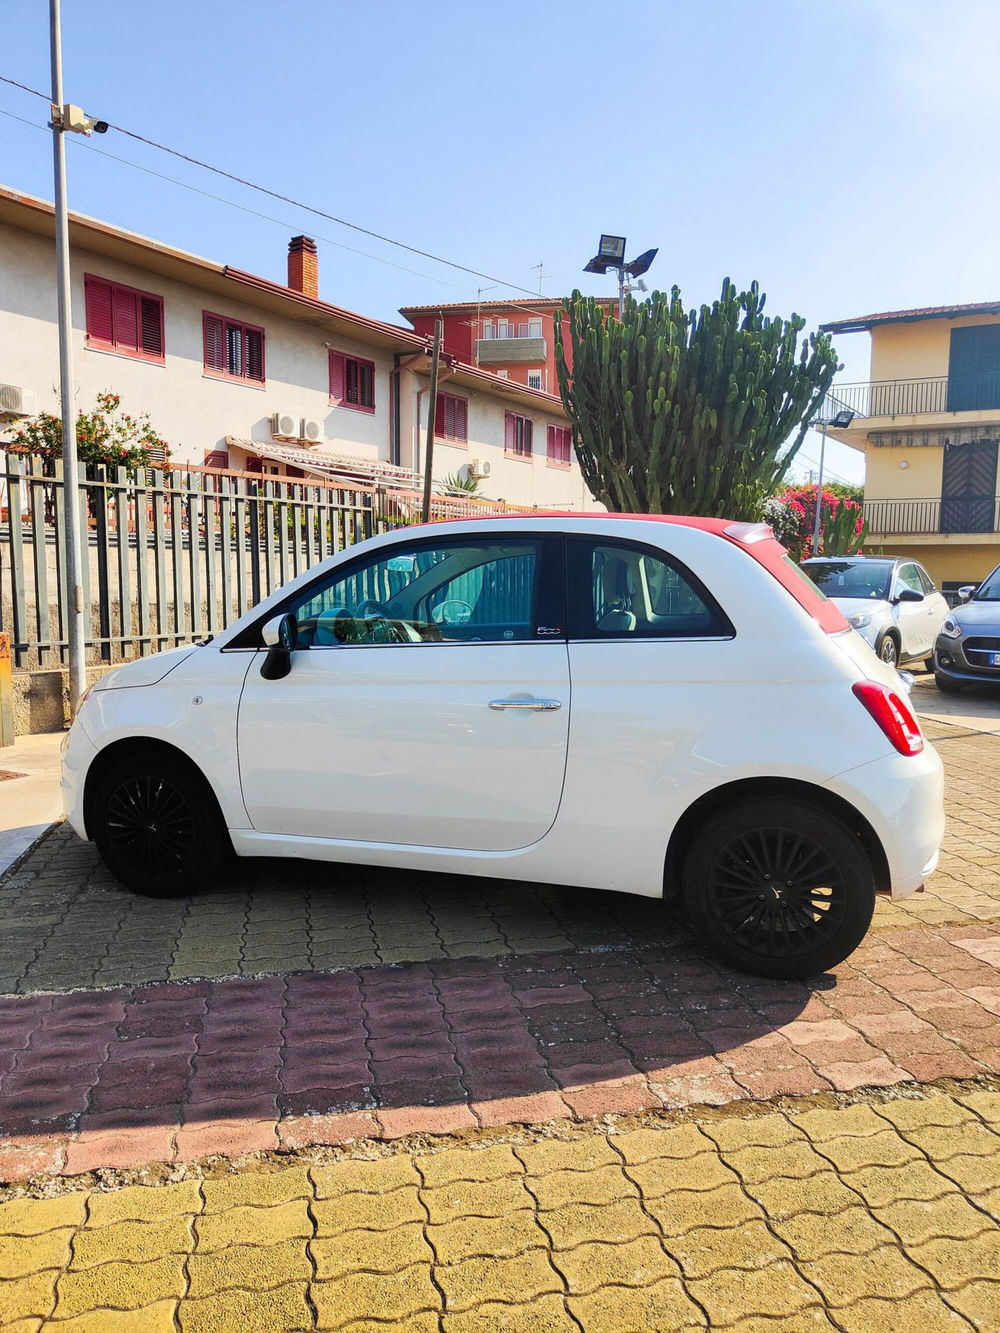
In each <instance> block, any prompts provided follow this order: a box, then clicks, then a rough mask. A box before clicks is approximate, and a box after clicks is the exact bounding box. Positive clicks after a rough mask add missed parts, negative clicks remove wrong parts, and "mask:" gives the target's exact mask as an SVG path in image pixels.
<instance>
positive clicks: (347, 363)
mask: <svg viewBox="0 0 1000 1333" xmlns="http://www.w3.org/2000/svg"><path fill="white" fill-rule="evenodd" d="M344 398H345V400H346V401H347V402H348V403H354V405H355V406H357V403H358V363H357V361H356V360H355V359H354V357H353V356H347V357H345V358H344Z"/></svg>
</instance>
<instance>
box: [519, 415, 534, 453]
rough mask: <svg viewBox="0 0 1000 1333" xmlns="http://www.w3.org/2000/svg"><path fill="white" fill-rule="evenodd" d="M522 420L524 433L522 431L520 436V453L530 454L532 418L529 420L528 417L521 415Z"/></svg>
mask: <svg viewBox="0 0 1000 1333" xmlns="http://www.w3.org/2000/svg"><path fill="white" fill-rule="evenodd" d="M522 420H523V422H524V428H523V429H524V433H523V435H522V436H521V440H522V445H521V453H522V454H530V453H531V432H532V426H533V422H532V420H531V418H530V417H523V418H522Z"/></svg>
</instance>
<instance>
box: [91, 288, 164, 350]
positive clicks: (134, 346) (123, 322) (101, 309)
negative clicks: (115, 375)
mask: <svg viewBox="0 0 1000 1333" xmlns="http://www.w3.org/2000/svg"><path fill="white" fill-rule="evenodd" d="M84 300H85V305H86V311H87V346H88V347H94V348H96V349H98V350H99V351H107V352H120V353H121V354H122V355H123V356H134V357H138V358H139V360H140V361H156V362H159V364H160V365H162V364H163V297H162V296H154V295H153V294H152V292H140V291H137V290H136V288H135V287H125V286H123V285H122V284H121V283H120V282H107V281H105V279H104V278H95V277H92V276H91V275H90V274H89V273H88V274H87V275H85V277H84Z"/></svg>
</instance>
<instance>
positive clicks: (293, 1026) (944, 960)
mask: <svg viewBox="0 0 1000 1333" xmlns="http://www.w3.org/2000/svg"><path fill="white" fill-rule="evenodd" d="M998 940H1000V931H998V930H997V929H996V928H994V927H989V926H981V927H972V926H970V925H968V924H964V925H959V926H950V927H928V926H926V925H924V926H921V928H920V929H919V930H909V929H900V930H894V931H889V932H882V933H881V934H878V935H874V936H872V937H871V938H870V939H869V940H867V941H866V942H865V943H864V944H863V945H862V946H861V948H860V949H859V950H858V952H857V953H856V954H855V955H854V956H853V957H852V958H851V959H850V960H849V961H848V962H847V963H845V964H843V965H842V966H841V967H840V968H838V969H837V971H836V973H835V974H833V975H832V976H828V977H826V978H824V979H822V980H821V981H820V982H819V983H818V985H817V986H816V988H814V989H810V988H809V987H808V986H806V985H803V984H800V983H789V984H788V985H785V986H783V985H781V984H779V983H774V982H767V981H762V980H760V979H756V978H752V977H746V976H742V975H740V974H738V973H735V972H728V971H725V970H724V969H722V968H720V967H719V966H718V965H717V964H715V963H712V962H708V961H703V960H701V959H700V958H698V957H697V956H696V955H695V954H693V953H691V952H685V950H684V949H683V947H672V948H671V947H666V946H663V947H659V948H644V949H640V950H621V951H616V952H613V953H575V954H574V953H566V954H554V955H545V956H541V957H531V958H506V959H505V958H501V959H496V960H489V959H472V960H457V961H448V962H441V963H431V964H417V965H402V966H399V967H372V968H363V969H354V970H344V971H340V972H335V973H311V974H306V975H298V976H290V977H287V978H283V977H275V978H265V979H262V980H252V979H251V980H243V979H240V980H233V981H217V982H196V983H190V984H188V983H184V982H177V983H157V984H155V985H150V986H136V987H124V988H118V989H115V990H114V991H108V992H103V991H100V992H74V993H71V994H66V995H48V996H40V997H34V996H32V997H25V998H23V999H21V998H18V997H5V998H3V999H2V1000H0V1036H2V1046H0V1051H2V1055H3V1057H4V1063H3V1064H2V1065H0V1135H2V1136H3V1137H2V1138H0V1176H2V1177H3V1178H4V1179H23V1178H25V1177H27V1176H30V1175H35V1174H40V1173H41V1174H44V1173H46V1172H51V1171H58V1170H62V1171H64V1172H66V1173H69V1174H72V1173H77V1172H81V1171H85V1170H91V1169H95V1168H96V1167H99V1166H102V1165H104V1166H123V1165H133V1164H137V1163H138V1162H139V1161H140V1160H144V1161H148V1160H172V1159H177V1160H188V1159H191V1158H195V1157H199V1156H204V1155H206V1154H210V1153H228V1154H234V1155H239V1154H242V1153H247V1152H254V1151H260V1150H262V1149H265V1148H274V1147H276V1146H278V1144H279V1143H280V1144H282V1145H284V1146H285V1147H289V1148H294V1147H295V1146H302V1145H306V1144H309V1145H311V1144H316V1143H339V1142H347V1141H352V1140H354V1139H357V1138H359V1137H383V1138H396V1137H399V1136H401V1135H404V1134H408V1133H414V1132H439V1133H440V1132H448V1131H449V1130H461V1129H465V1128H472V1127H474V1126H476V1125H483V1126H491V1125H498V1124H503V1123H509V1122H512V1121H517V1120H519V1119H522V1120H526V1121H527V1120H540V1119H550V1118H559V1117H566V1116H575V1117H577V1118H589V1117H591V1116H595V1115H602V1114H607V1113H611V1112H634V1111H641V1110H643V1109H646V1108H649V1107H660V1106H667V1107H670V1108H674V1107H683V1106H690V1105H692V1104H710V1105H718V1104H724V1103H726V1102H729V1101H734V1100H748V1099H756V1100H769V1099H771V1098H773V1097H776V1096H780V1095H782V1094H787V1095H804V1094H808V1093H813V1092H820V1091H829V1090H830V1089H831V1088H832V1089H836V1090H838V1091H853V1090H855V1089H857V1088H861V1087H872V1086H874V1087H878V1086H892V1085H893V1084H897V1083H900V1082H905V1081H912V1080H917V1081H922V1082H923V1081H928V1080H932V1079H937V1078H946V1077H955V1078H967V1077H972V1076H974V1075H976V1074H980V1073H983V1072H995V1071H997V1070H1000V1043H998V1036H997V1010H998V1009H1000V987H998V986H997V983H996V970H995V965H994V961H993V960H994V959H995V957H996V956H997V952H996V946H997V941H998Z"/></svg>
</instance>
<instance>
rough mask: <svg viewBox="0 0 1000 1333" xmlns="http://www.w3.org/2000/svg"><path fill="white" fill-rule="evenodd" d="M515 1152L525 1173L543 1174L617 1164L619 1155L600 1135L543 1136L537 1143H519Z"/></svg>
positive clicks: (618, 1164)
mask: <svg viewBox="0 0 1000 1333" xmlns="http://www.w3.org/2000/svg"><path fill="white" fill-rule="evenodd" d="M517 1155H518V1157H520V1159H521V1161H522V1162H523V1163H524V1169H525V1170H526V1171H527V1173H528V1175H529V1176H544V1175H548V1174H549V1172H550V1171H593V1170H595V1169H596V1168H597V1167H600V1166H617V1167H620V1166H621V1164H622V1161H621V1158H620V1157H619V1156H618V1154H617V1153H616V1152H615V1150H614V1148H612V1146H611V1144H610V1143H609V1142H608V1140H607V1139H606V1138H605V1137H604V1135H603V1134H593V1135H590V1136H588V1137H586V1138H580V1139H570V1140H569V1141H568V1142H567V1141H564V1140H562V1139H543V1140H542V1141H541V1143H529V1144H525V1145H519V1146H518V1149H517Z"/></svg>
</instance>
